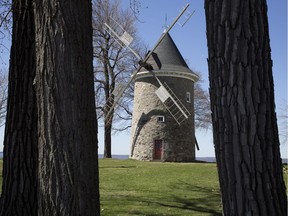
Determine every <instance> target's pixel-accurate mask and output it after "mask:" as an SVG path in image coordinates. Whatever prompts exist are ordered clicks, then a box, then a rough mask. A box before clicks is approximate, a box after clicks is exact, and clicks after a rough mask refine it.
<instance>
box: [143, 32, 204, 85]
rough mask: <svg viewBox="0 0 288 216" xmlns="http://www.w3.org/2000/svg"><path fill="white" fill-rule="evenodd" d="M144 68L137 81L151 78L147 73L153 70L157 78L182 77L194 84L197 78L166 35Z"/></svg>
mask: <svg viewBox="0 0 288 216" xmlns="http://www.w3.org/2000/svg"><path fill="white" fill-rule="evenodd" d="M147 63H148V64H147V65H146V67H145V66H143V67H142V68H141V69H140V71H139V72H140V73H138V74H137V79H138V78H140V77H145V76H152V75H151V74H150V73H149V72H148V71H149V70H153V71H154V73H155V74H157V76H169V77H182V78H185V79H190V80H192V81H193V82H196V81H197V80H198V79H199V77H198V76H197V75H196V74H195V73H193V71H192V70H190V69H189V67H188V65H187V64H186V62H185V60H184V58H183V57H182V55H181V53H180V52H179V50H178V48H177V46H176V45H175V43H174V41H173V39H172V38H171V36H170V35H169V33H167V34H166V35H165V36H164V38H163V39H162V40H161V42H160V43H159V45H158V46H157V48H156V49H155V50H154V52H153V53H152V55H151V56H150V57H149V58H148V60H147Z"/></svg>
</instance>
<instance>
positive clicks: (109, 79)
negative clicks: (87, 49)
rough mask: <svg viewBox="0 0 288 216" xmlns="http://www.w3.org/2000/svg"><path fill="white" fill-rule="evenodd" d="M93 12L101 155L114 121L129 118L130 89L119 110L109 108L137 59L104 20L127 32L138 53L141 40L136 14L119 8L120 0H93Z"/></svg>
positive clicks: (107, 150) (108, 151)
mask: <svg viewBox="0 0 288 216" xmlns="http://www.w3.org/2000/svg"><path fill="white" fill-rule="evenodd" d="M93 16H94V20H96V21H95V22H94V23H93V27H94V37H93V41H94V57H95V58H94V73H95V89H96V98H97V108H98V116H103V120H104V157H105V158H110V157H111V156H112V155H111V133H112V128H113V122H116V121H117V120H127V119H131V110H130V101H131V100H132V97H131V91H130V92H129V89H128V91H127V92H126V95H123V99H122V102H121V103H120V106H119V107H120V109H119V110H114V109H113V110H112V112H110V113H108V111H109V110H110V107H111V106H113V105H114V103H115V101H114V96H115V91H117V88H119V87H121V84H125V83H126V81H127V80H128V79H130V74H131V73H132V71H133V70H135V68H136V62H137V61H138V60H137V59H136V58H135V56H134V55H133V54H132V53H131V52H130V51H129V50H128V49H126V48H125V47H123V46H121V45H120V44H119V43H118V42H117V39H116V40H115V38H114V37H113V36H111V33H109V31H106V30H105V28H104V23H107V24H108V25H109V26H110V27H111V28H112V29H115V31H117V30H119V29H120V30H121V31H123V30H125V31H126V32H128V33H129V34H130V35H131V36H132V37H133V38H134V41H136V42H135V43H132V45H131V46H132V48H133V49H134V50H135V51H136V52H138V53H140V48H139V44H140V43H139V40H138V37H137V35H136V28H135V17H134V16H133V15H132V14H131V12H130V10H122V9H121V6H120V1H117V0H116V1H111V0H95V1H94V11H93ZM120 25H121V26H120ZM137 42H138V43H137ZM142 50H143V49H142ZM142 52H143V51H142ZM130 90H131V89H130ZM121 108H122V109H121ZM102 113H103V115H102ZM108 114H109V116H108ZM126 127H127V126H126ZM123 128H125V127H122V129H123Z"/></svg>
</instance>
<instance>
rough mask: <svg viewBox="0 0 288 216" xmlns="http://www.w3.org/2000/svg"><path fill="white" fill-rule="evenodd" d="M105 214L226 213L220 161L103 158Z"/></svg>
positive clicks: (101, 168) (101, 183)
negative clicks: (185, 161)
mask: <svg viewBox="0 0 288 216" xmlns="http://www.w3.org/2000/svg"><path fill="white" fill-rule="evenodd" d="M99 167H100V169H99V172H100V196H101V215H104V216H105V215H107V216H114V215H119V216H120V215H138V216H139V215H146V216H152V215H153V216H154V215H171V216H172V215H173V216H176V215H179V216H180V215H181V216H184V215H222V214H221V201H220V193H219V184H218V179H217V169H216V164H211V163H201V164H200V163H158V162H157V163H156V162H141V161H134V160H115V159H104V160H100V161H99Z"/></svg>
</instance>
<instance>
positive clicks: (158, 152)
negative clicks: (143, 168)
mask: <svg viewBox="0 0 288 216" xmlns="http://www.w3.org/2000/svg"><path fill="white" fill-rule="evenodd" d="M162 149H163V141H162V140H155V141H154V160H157V159H158V160H159V159H162Z"/></svg>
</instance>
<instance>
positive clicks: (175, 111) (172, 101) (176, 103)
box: [104, 4, 195, 125]
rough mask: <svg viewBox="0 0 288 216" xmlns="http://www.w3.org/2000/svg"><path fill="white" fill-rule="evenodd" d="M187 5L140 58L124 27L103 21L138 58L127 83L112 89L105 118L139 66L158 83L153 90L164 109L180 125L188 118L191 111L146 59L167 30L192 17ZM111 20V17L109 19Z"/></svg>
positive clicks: (118, 100)
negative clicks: (143, 56)
mask: <svg viewBox="0 0 288 216" xmlns="http://www.w3.org/2000/svg"><path fill="white" fill-rule="evenodd" d="M188 7H189V4H187V5H186V6H185V7H184V8H183V9H182V10H181V11H180V13H179V15H178V16H177V17H176V19H175V20H174V21H173V22H172V24H171V25H170V26H169V27H168V28H167V29H166V31H165V33H164V34H162V36H161V37H160V39H159V40H158V42H157V43H156V44H155V46H154V47H153V49H151V50H150V51H149V52H148V54H147V55H146V57H145V58H144V59H142V58H141V57H140V56H139V55H138V54H137V53H136V52H135V51H134V50H133V49H131V47H130V46H129V45H130V44H131V43H132V41H133V38H132V37H131V36H130V35H129V33H128V32H126V31H125V29H124V28H123V27H122V26H121V25H120V24H118V23H117V22H116V21H115V20H114V21H113V22H115V23H117V25H118V27H119V28H118V29H117V31H116V30H115V29H112V28H111V27H110V26H109V25H108V24H107V23H104V28H105V30H106V31H107V32H108V33H109V34H110V35H111V36H112V37H113V38H114V39H115V40H116V41H117V42H118V43H119V44H120V46H122V47H123V48H128V49H129V50H130V51H131V52H132V53H133V54H134V55H135V57H136V58H137V59H138V60H139V62H138V63H139V67H138V69H137V70H136V71H135V72H134V73H133V74H132V75H131V78H130V79H129V80H128V82H127V83H125V84H124V85H120V86H118V88H116V89H115V90H114V91H113V94H112V95H113V98H109V99H108V101H107V103H106V106H105V110H106V116H105V118H108V120H109V118H112V115H111V114H112V112H113V110H115V109H116V107H117V106H118V104H119V102H120V100H121V98H122V95H123V94H124V92H125V90H126V89H127V88H128V87H129V85H130V84H131V82H132V81H133V80H134V78H135V76H136V75H137V73H138V72H139V71H140V70H141V68H143V67H144V68H145V69H146V70H147V71H149V72H150V73H151V74H152V75H153V77H154V78H155V80H156V81H157V82H158V84H159V86H160V87H159V88H158V89H157V90H156V91H155V94H156V95H157V96H158V98H159V99H160V101H161V102H162V103H163V105H164V106H165V107H166V109H167V110H168V111H169V113H170V114H171V116H172V117H173V118H174V119H175V121H176V122H177V123H178V124H179V125H180V124H181V123H182V122H183V121H185V120H186V119H188V118H189V116H190V115H191V113H190V112H189V111H188V110H187V109H186V107H185V106H184V105H183V103H182V102H181V101H180V100H179V99H178V97H177V95H176V94H175V93H174V92H173V91H172V89H171V88H170V87H169V86H168V84H167V83H164V82H161V81H160V79H159V78H158V77H157V75H156V73H154V72H153V67H152V65H151V64H149V63H148V62H147V60H148V59H149V58H150V56H151V55H153V52H154V51H155V49H156V48H157V47H158V45H159V44H160V43H161V42H162V40H163V39H164V38H165V36H166V35H167V34H168V32H169V31H170V30H171V29H172V28H173V26H174V25H175V24H176V23H177V22H178V23H179V25H180V26H181V27H183V26H184V25H185V24H186V23H187V21H188V20H189V19H190V18H191V17H192V15H193V14H194V12H195V11H193V12H192V13H191V12H189V11H188V10H187V9H188ZM180 18H183V20H182V21H180ZM111 20H113V19H111ZM106 120H107V119H106Z"/></svg>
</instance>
